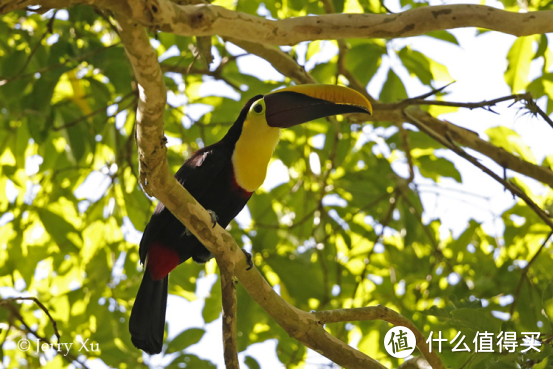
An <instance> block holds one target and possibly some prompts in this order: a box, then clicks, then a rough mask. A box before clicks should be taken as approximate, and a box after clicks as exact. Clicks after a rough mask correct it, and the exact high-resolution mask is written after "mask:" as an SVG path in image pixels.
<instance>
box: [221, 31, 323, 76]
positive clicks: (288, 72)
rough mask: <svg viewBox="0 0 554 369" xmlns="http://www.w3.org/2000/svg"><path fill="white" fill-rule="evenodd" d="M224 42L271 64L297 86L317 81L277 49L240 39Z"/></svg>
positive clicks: (228, 39) (226, 39)
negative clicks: (230, 43)
mask: <svg viewBox="0 0 554 369" xmlns="http://www.w3.org/2000/svg"><path fill="white" fill-rule="evenodd" d="M225 41H229V42H232V43H233V44H235V45H237V46H238V47H240V48H241V49H243V50H245V51H246V52H247V53H249V54H253V55H257V56H259V57H260V58H262V59H265V60H267V61H268V62H270V63H271V66H272V67H273V68H275V69H276V70H277V71H278V72H279V73H281V74H282V75H284V76H286V77H289V78H290V79H291V80H293V81H294V83H297V84H310V83H317V80H316V79H315V78H314V77H312V75H311V74H309V73H308V72H306V70H305V69H304V67H302V66H301V65H300V64H298V63H297V62H296V60H294V59H293V58H291V57H290V56H289V55H288V54H286V53H284V52H282V51H281V50H280V49H279V48H276V47H273V46H266V45H262V44H259V43H255V42H250V41H244V40H240V39H235V38H230V37H227V38H225Z"/></svg>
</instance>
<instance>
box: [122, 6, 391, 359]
mask: <svg viewBox="0 0 554 369" xmlns="http://www.w3.org/2000/svg"><path fill="white" fill-rule="evenodd" d="M117 21H118V24H119V27H120V28H121V30H120V31H121V39H122V41H123V44H124V45H125V49H126V51H127V54H128V55H129V59H130V61H131V63H132V65H133V69H134V71H135V75H136V78H137V82H138V84H139V90H140V102H139V107H138V111H137V143H138V146H139V156H140V162H141V174H140V177H141V183H142V184H143V186H144V187H145V189H147V190H148V191H150V192H149V193H151V194H152V195H154V196H155V197H157V198H158V200H160V201H161V202H162V203H163V204H164V205H165V206H166V207H167V208H168V209H169V210H170V211H171V212H172V213H173V214H174V215H175V217H177V219H179V221H181V222H182V223H183V224H184V225H185V226H186V227H187V228H188V229H189V230H190V231H191V232H192V234H194V236H196V237H197V238H198V240H200V242H202V244H204V245H205V246H206V248H207V249H208V250H209V251H210V252H211V253H212V254H213V255H214V256H215V258H216V260H217V263H218V265H219V267H220V269H221V270H225V272H228V273H230V274H234V275H235V276H236V277H237V279H238V280H239V281H240V282H241V283H242V285H243V286H244V288H245V289H246V291H247V292H248V293H249V294H250V296H252V298H253V299H254V300H255V301H256V302H257V303H258V304H259V305H260V306H261V307H262V308H263V309H264V310H265V311H266V312H267V313H268V314H269V315H270V316H271V317H272V318H273V319H275V321H276V322H277V323H278V324H279V325H280V326H281V327H283V328H284V329H285V330H286V331H287V333H288V334H289V335H290V336H291V337H294V338H295V339H297V340H298V341H300V342H301V343H303V344H304V345H306V346H307V347H310V348H311V349H313V350H315V351H317V352H319V353H321V354H322V355H325V356H326V357H327V358H329V359H330V360H332V361H333V362H335V363H337V364H339V365H340V366H342V367H345V368H356V369H357V368H369V369H372V368H376V369H377V368H379V369H384V367H383V366H382V365H381V364H379V363H378V362H377V361H375V360H373V359H371V358H370V357H368V356H367V355H365V354H363V353H361V352H360V351H358V350H356V349H354V348H352V347H350V346H349V345H348V344H346V343H344V342H342V341H340V340H339V339H337V338H335V337H333V336H331V335H330V334H329V333H328V332H327V331H325V329H323V327H322V326H321V325H320V324H318V322H317V320H316V319H315V318H314V317H313V315H312V314H310V313H308V312H305V311H302V310H299V309H297V308H295V307H294V306H292V305H290V304H289V303H287V302H286V301H285V300H283V299H282V298H281V297H280V296H279V295H278V294H277V293H276V292H275V291H274V290H273V288H271V286H270V285H269V284H268V283H267V281H266V280H265V279H264V278H263V276H262V275H261V274H260V273H259V272H258V271H257V269H256V268H253V269H251V270H247V262H246V257H245V254H244V253H243V252H242V251H241V249H240V248H239V247H238V246H237V244H236V242H235V240H234V238H233V237H232V236H231V235H230V234H229V233H227V232H226V231H225V230H224V229H223V228H222V227H221V226H219V225H216V227H215V228H212V224H213V223H212V220H211V217H210V215H209V214H208V212H207V211H206V210H205V209H204V208H203V207H202V205H200V204H199V203H198V202H197V201H196V200H195V199H194V198H193V197H192V196H191V195H190V194H189V193H188V191H187V190H185V189H184V188H183V187H182V186H180V185H179V183H178V182H177V181H176V180H175V178H174V177H173V176H172V175H171V174H170V172H169V167H168V164H167V158H166V156H165V151H166V148H165V145H164V139H163V120H162V116H163V109H164V105H165V89H164V85H163V80H162V79H161V70H160V67H159V65H158V59H157V56H156V53H155V52H154V51H153V49H151V47H150V43H149V41H148V36H147V34H146V32H145V30H144V28H142V27H138V26H137V25H136V24H134V23H133V22H131V21H129V20H128V18H125V17H117ZM135 47H136V49H135ZM162 96H163V98H162ZM223 273H224V272H222V274H223Z"/></svg>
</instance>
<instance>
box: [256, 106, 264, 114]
mask: <svg viewBox="0 0 554 369" xmlns="http://www.w3.org/2000/svg"><path fill="white" fill-rule="evenodd" d="M254 111H255V112H256V113H258V114H259V113H261V112H262V111H264V107H263V106H262V104H258V105H255V106H254Z"/></svg>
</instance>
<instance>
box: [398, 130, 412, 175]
mask: <svg viewBox="0 0 554 369" xmlns="http://www.w3.org/2000/svg"><path fill="white" fill-rule="evenodd" d="M398 129H399V130H400V138H401V140H402V147H403V148H404V153H405V154H406V161H407V162H408V169H409V170H410V176H409V177H408V179H407V182H408V184H409V183H412V181H413V180H414V161H413V160H412V150H411V149H410V138H409V137H408V132H407V131H406V130H405V129H404V126H403V125H402V124H399V125H398Z"/></svg>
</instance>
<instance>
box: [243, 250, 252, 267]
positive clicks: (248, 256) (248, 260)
mask: <svg viewBox="0 0 554 369" xmlns="http://www.w3.org/2000/svg"><path fill="white" fill-rule="evenodd" d="M241 251H242V252H243V253H244V256H246V263H247V264H248V268H246V270H250V269H252V267H253V266H254V263H253V262H252V254H251V253H249V252H248V251H246V250H245V249H241Z"/></svg>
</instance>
